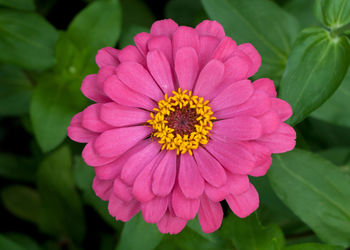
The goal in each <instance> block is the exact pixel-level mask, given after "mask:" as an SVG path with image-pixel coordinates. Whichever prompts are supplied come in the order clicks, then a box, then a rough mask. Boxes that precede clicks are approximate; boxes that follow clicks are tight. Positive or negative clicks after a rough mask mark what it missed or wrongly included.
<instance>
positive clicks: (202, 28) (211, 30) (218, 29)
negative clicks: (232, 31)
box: [196, 20, 225, 39]
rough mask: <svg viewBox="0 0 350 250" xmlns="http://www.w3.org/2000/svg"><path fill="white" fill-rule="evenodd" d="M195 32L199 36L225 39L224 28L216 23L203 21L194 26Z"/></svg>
mask: <svg viewBox="0 0 350 250" xmlns="http://www.w3.org/2000/svg"><path fill="white" fill-rule="evenodd" d="M196 30H197V32H198V34H199V35H201V36H214V37H217V38H218V39H222V38H224V37H225V31H224V28H223V27H222V26H221V24H220V23H218V22H217V21H210V20H204V21H203V22H201V23H200V24H198V25H197V26H196Z"/></svg>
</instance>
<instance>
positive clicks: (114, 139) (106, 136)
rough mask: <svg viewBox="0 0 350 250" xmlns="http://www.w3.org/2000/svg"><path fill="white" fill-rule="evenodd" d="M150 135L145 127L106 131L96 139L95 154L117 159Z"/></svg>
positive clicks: (148, 129) (149, 130) (149, 131)
mask: <svg viewBox="0 0 350 250" xmlns="http://www.w3.org/2000/svg"><path fill="white" fill-rule="evenodd" d="M150 133H151V129H150V128H149V127H146V126H137V127H124V128H115V129H111V130H107V131H105V132H104V133H102V134H101V135H100V136H99V137H97V139H96V142H95V150H96V153H97V154H99V155H101V156H103V157H115V158H117V157H119V156H121V155H122V154H123V153H125V152H126V151H127V150H129V149H130V148H132V147H133V146H135V145H136V144H137V143H139V142H140V141H141V140H143V139H144V138H146V137H147V136H148V135H149V134H150Z"/></svg>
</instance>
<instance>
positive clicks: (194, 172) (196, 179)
mask: <svg viewBox="0 0 350 250" xmlns="http://www.w3.org/2000/svg"><path fill="white" fill-rule="evenodd" d="M177 178H178V182H179V186H180V188H181V190H182V192H183V194H184V195H185V196H186V197H187V198H189V199H195V198H198V197H199V196H200V195H201V194H202V193H203V190H204V180H203V178H202V176H201V175H200V174H199V171H198V166H197V163H196V161H195V160H194V158H193V156H191V155H189V154H183V155H181V158H180V166H179V175H178V177H177ZM180 217H181V216H180Z"/></svg>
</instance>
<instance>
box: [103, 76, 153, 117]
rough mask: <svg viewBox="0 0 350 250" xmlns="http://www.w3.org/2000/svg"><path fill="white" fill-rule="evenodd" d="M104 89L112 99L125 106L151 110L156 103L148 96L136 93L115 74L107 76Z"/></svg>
mask: <svg viewBox="0 0 350 250" xmlns="http://www.w3.org/2000/svg"><path fill="white" fill-rule="evenodd" d="M104 91H105V93H106V94H107V96H108V97H109V98H111V99H112V100H113V101H115V102H117V103H120V104H122V105H125V106H130V107H137V108H144V109H147V110H152V109H153V108H154V107H155V106H156V105H155V102H154V101H152V100H151V99H150V98H149V97H147V96H145V95H143V94H140V93H137V92H135V91H133V90H132V89H130V88H129V87H128V86H126V85H125V84H124V83H122V82H121V81H120V80H119V78H118V77H117V76H111V77H109V78H108V79H107V80H106V81H105V83H104Z"/></svg>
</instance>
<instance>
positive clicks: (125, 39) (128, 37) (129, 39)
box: [119, 26, 150, 48]
mask: <svg viewBox="0 0 350 250" xmlns="http://www.w3.org/2000/svg"><path fill="white" fill-rule="evenodd" d="M149 30H150V27H142V26H130V27H128V29H127V30H125V31H124V32H123V34H122V36H121V37H120V41H119V47H120V48H124V47H126V46H128V45H130V44H131V45H134V37H135V36H136V35H137V34H138V33H141V32H149Z"/></svg>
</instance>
